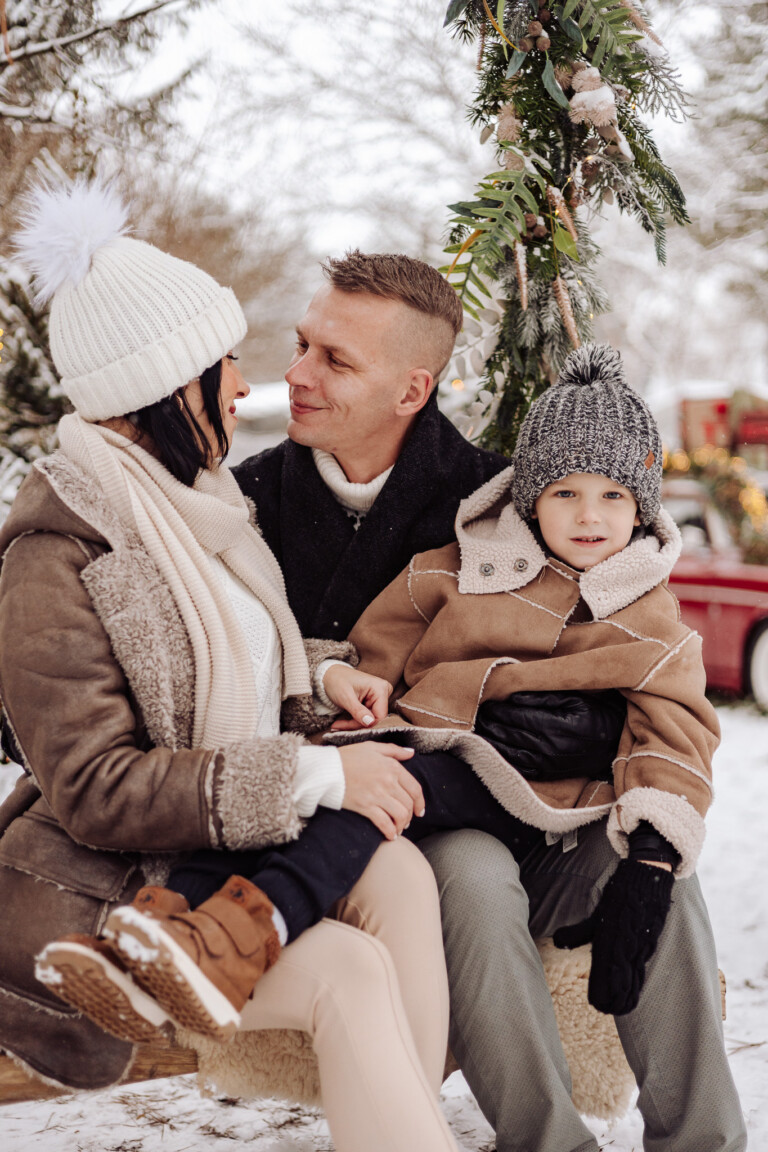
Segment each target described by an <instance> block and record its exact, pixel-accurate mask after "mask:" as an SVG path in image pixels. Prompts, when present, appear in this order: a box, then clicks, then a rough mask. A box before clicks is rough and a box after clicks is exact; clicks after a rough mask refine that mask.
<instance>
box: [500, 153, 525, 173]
mask: <svg viewBox="0 0 768 1152" xmlns="http://www.w3.org/2000/svg"><path fill="white" fill-rule="evenodd" d="M502 167H503V168H505V169H506V170H507V172H524V171H525V159H524V157H522V156H521V155H520V154H519V153H518V152H506V153H505V154H504V163H503V165H502Z"/></svg>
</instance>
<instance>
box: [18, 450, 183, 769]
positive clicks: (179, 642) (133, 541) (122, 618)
mask: <svg viewBox="0 0 768 1152" xmlns="http://www.w3.org/2000/svg"><path fill="white" fill-rule="evenodd" d="M35 467H36V468H38V469H39V470H40V471H41V472H42V473H43V474H44V475H45V476H46V477H47V479H48V480H49V482H50V484H51V486H52V487H53V489H54V491H55V492H56V494H57V495H58V496H59V498H60V499H61V500H62V501H63V503H64V504H66V506H67V507H68V508H69V509H70V510H71V511H72V512H74V513H75V515H77V516H79V517H80V518H81V519H83V520H85V521H86V523H87V524H90V525H91V526H92V527H93V528H94V529H95V530H96V531H97V532H98V533H100V535H102V536H103V537H104V539H105V540H106V541H107V542H108V543H109V545H110V547H111V548H112V551H111V552H107V553H105V554H104V555H103V556H100V557H98V559H96V560H95V561H93V563H91V564H89V565H88V567H87V568H85V569H84V570H83V572H82V573H81V579H82V581H83V584H84V586H85V588H86V590H87V592H88V594H89V596H90V597H91V599H92V601H93V606H94V609H95V611H96V614H97V616H98V617H99V619H100V620H101V622H102V624H103V625H104V628H105V630H106V632H107V635H108V636H109V639H110V642H111V644H112V649H113V651H114V653H115V657H116V659H117V662H118V664H119V665H120V667H121V668H122V669H123V671H124V672H125V675H126V677H127V679H128V682H129V683H130V685H131V688H132V690H133V693H134V695H135V696H136V699H137V700H138V701H139V702H140V706H141V711H142V715H143V717H144V722H145V724H146V726H147V732H148V733H149V737H150V740H151V741H152V743H153V744H154V745H156V746H158V747H161V748H171V749H176V748H179V747H182V748H188V747H189V743H190V740H191V735H192V717H193V711H194V664H193V661H192V649H191V645H190V643H189V637H188V635H187V631H186V629H185V627H184V623H183V621H182V619H181V616H180V615H179V611H178V608H177V607H176V603H175V601H174V599H173V595H172V594H171V591H170V589H169V588H168V586H167V584H166V583H165V582H164V580H163V579H162V577H161V575H160V573H159V571H158V570H157V567H156V566H155V564H153V562H152V560H151V559H150V558H149V556H148V555H147V553H146V551H145V549H144V547H143V545H142V543H141V540H140V539H139V537H138V536H137V535H136V533H135V532H133V531H132V530H131V529H129V528H127V527H126V526H125V525H124V524H123V523H122V521H121V520H120V519H119V518H118V517H117V516H116V515H115V513H114V511H113V510H112V508H111V507H110V505H109V504H108V503H107V501H106V500H105V499H104V496H103V493H102V491H101V489H100V488H99V487H98V485H97V484H96V482H95V481H94V480H93V479H92V478H91V477H89V476H87V475H86V473H85V472H83V471H82V470H81V469H80V468H78V466H77V465H76V464H75V463H74V462H73V461H71V460H70V459H69V458H68V457H67V456H64V454H63V453H57V454H55V455H53V456H49V457H47V458H46V459H45V460H40V461H38V462H37V463H36V464H35Z"/></svg>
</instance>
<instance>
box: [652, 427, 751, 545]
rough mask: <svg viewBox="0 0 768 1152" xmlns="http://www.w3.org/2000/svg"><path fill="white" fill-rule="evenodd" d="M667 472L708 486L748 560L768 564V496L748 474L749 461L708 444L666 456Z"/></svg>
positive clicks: (665, 470) (680, 450)
mask: <svg viewBox="0 0 768 1152" xmlns="http://www.w3.org/2000/svg"><path fill="white" fill-rule="evenodd" d="M664 475H665V476H690V477H691V478H692V479H694V480H698V481H699V483H701V484H703V485H704V487H705V488H706V489H707V490H708V492H709V494H710V496H711V497H712V502H713V503H714V504H715V506H716V507H717V508H718V509H719V511H720V512H721V513H722V515H723V517H724V518H725V520H726V521H727V523H728V527H729V529H730V531H731V535H732V536H733V539H734V541H735V542H736V543H737V544H738V545H739V547H740V548H741V550H742V559H743V560H744V562H745V564H768V500H766V496H765V492H763V490H762V488H760V487H759V485H757V484H755V482H754V481H753V480H751V479H750V477H749V470H748V468H747V464H746V462H745V461H744V460H742V458H741V457H740V456H732V455H731V454H730V452H729V451H728V450H727V449H726V448H714V447H713V446H712V445H711V444H705V445H703V447H701V448H696V449H695V451H693V452H685V451H683V449H679V450H678V451H676V452H672V453H669V454H668V455H667V454H665V456H664Z"/></svg>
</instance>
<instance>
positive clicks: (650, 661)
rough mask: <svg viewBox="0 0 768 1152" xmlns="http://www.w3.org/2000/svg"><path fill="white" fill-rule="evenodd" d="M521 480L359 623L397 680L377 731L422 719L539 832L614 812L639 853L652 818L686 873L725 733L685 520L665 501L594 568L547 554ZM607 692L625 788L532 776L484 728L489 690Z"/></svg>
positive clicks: (615, 831)
mask: <svg viewBox="0 0 768 1152" xmlns="http://www.w3.org/2000/svg"><path fill="white" fill-rule="evenodd" d="M511 475H512V469H507V470H505V471H504V472H501V473H500V474H499V475H498V476H496V477H494V478H493V479H492V480H490V481H488V483H487V484H485V485H484V486H483V487H482V488H480V489H478V491H477V492H475V493H473V495H472V496H470V497H468V498H467V499H466V500H464V501H463V502H462V504H461V506H460V508H459V513H458V516H457V520H456V530H457V542H456V543H454V544H450V545H448V546H447V547H445V548H440V549H437V550H435V551H432V552H425V553H423V554H421V555H419V556H416V557H415V558H414V559H413V561H412V562H411V564H410V565H409V567H408V568H407V569H406V570H405V571H404V572H402V573H401V575H400V576H398V577H397V578H396V579H395V580H394V581H393V582H392V583H391V584H390V585H389V586H388V587H387V588H386V589H385V590H384V592H382V593H381V595H380V596H379V597H377V599H376V600H375V601H374V602H373V604H371V605H370V607H369V608H368V609H367V611H366V612H365V613H364V614H363V615H362V617H361V618H360V620H359V621H358V623H357V625H356V626H355V628H354V629H353V631H352V633H351V635H350V640H351V641H352V643H353V644H354V645H355V646H356V648H357V650H358V652H359V654H360V667H361V668H362V669H363V670H364V671H366V672H370V673H373V674H374V675H377V676H382V677H384V678H385V679H386V680H389V682H390V683H391V684H393V685H395V686H396V691H395V696H394V697H393V699H394V700H395V703H394V710H395V715H394V716H392V717H389V718H388V719H387V720H385V721H380V722H379V724H378V726H377V727H378V728H379V729H387V728H389V727H391V726H392V724H393V723H394V724H396V725H403V724H407V725H409V726H414V727H413V730H412V731H411V732H410V734H409V741H408V742H409V743H412V744H413V745H414V746H416V747H418V748H420V749H421V750H424V751H426V750H431V749H436V748H442V749H450V750H452V751H454V752H455V754H457V755H459V756H461V757H462V758H464V759H467V760H468V761H469V762H470V763H471V764H472V765H473V767H474V768H475V770H476V771H477V772H478V773H479V775H480V776H481V778H482V779H483V780H484V781H485V783H486V784H487V785H488V787H489V788H490V789H491V791H492V792H493V793H494V795H495V796H496V797H497V799H498V800H499V801H500V802H501V803H502V804H504V805H505V807H507V808H508V809H509V811H511V812H513V813H514V814H515V815H517V816H519V817H521V818H522V819H524V820H526V821H527V822H528V823H530V824H533V825H534V826H536V827H538V828H542V829H545V830H549V831H553V832H564V831H566V830H568V829H571V828H574V827H578V825H579V824H583V823H586V822H587V821H589V820H593V819H597V818H598V817H600V816H603V815H605V814H608V815H609V823H608V832H609V836H610V837H611V840H612V842H613V844H614V846H615V848H616V850H617V851H618V852H619V853H620V854H622V855H626V851H627V845H626V838H627V835H628V833H630V832H631V831H632V830H633V829H634V828H635V827H636V826H637V824H638V823H639V821H641V820H649V821H650V822H651V823H652V824H653V825H654V826H655V827H656V828H657V829H658V831H659V832H660V833H661V834H662V835H663V836H665V837H666V838H667V840H669V841H670V843H672V844H673V845H674V846H675V848H676V849H677V850H678V852H679V853H680V855H681V858H682V859H681V863H680V866H679V869H678V874H679V875H680V876H687V875H690V873H691V872H692V871H693V868H694V866H695V863H696V859H697V857H698V854H699V851H700V849H701V845H702V842H703V838H704V822H703V817H704V814H705V812H706V811H707V808H708V806H709V804H710V801H711V796H712V784H711V759H712V754H713V752H714V750H715V748H716V747H717V743H718V739H719V728H718V723H717V718H716V715H715V712H714V709H713V708H712V706H711V705H710V704H709V702H708V701H707V699H706V697H705V694H704V690H705V675H704V667H703V663H702V659H701V640H700V637H699V636H698V635H697V634H696V633H695V632H692V631H691V630H690V629H689V628H687V627H686V626H685V625H684V624H683V623H682V622H681V620H680V611H679V606H678V603H677V600H676V599H675V597H674V595H673V594H672V593H671V592H670V591H669V588H668V587H667V577H668V576H669V573H670V571H671V568H672V566H673V564H674V563H675V561H676V560H677V558H678V556H679V553H680V536H679V532H678V530H677V527H676V526H675V524H674V522H673V521H672V519H671V517H670V516H669V515H668V514H667V513H666V512H664V511H663V510H662V512H661V513H660V514H659V516H658V518H657V520H656V521H655V523H654V525H653V528H652V534H650V535H648V536H646V537H645V538H643V539H638V540H635V541H633V542H631V543H630V544H629V545H628V546H627V547H626V548H625V549H624V550H623V551H622V552H620V553H618V554H617V555H615V556H612V557H610V558H609V559H607V560H605V561H603V562H602V563H600V564H597V565H595V567H594V568H591V569H589V570H588V571H586V572H583V573H580V572H578V571H576V570H574V569H572V568H570V567H568V565H566V564H564V563H562V562H560V561H559V560H556V559H552V558H548V557H547V555H546V554H545V553H544V552H543V551H542V549H541V548H540V546H539V544H538V543H537V541H536V538H535V536H534V534H533V533H532V532H531V530H530V528H529V527H528V525H527V524H526V523H525V522H524V521H523V520H521V518H520V517H519V516H518V514H517V513H516V511H515V510H514V508H513V506H512V505H511V503H510V502H509V500H508V496H507V492H508V486H509V481H510V478H511ZM605 688H617V689H619V690H620V691H621V692H622V694H623V695H624V696H625V697H626V701H627V720H626V724H625V727H624V732H623V735H622V738H621V741H620V746H619V750H618V755H617V758H616V760H615V762H614V773H613V788H611V786H610V785H609V784H605V783H602V782H600V781H593V780H588V779H572V780H557V781H553V782H530V783H529V782H528V781H527V780H525V779H524V777H523V776H522V775H521V774H520V773H518V772H516V771H515V769H514V768H513V767H511V766H510V765H509V764H508V763H507V762H506V761H505V760H504V759H503V758H502V757H501V756H499V755H498V753H496V752H495V750H494V749H493V748H491V747H490V745H488V744H487V743H486V742H485V741H484V740H482V739H481V738H480V737H478V736H475V735H473V734H472V729H473V724H474V721H475V716H476V714H477V709H478V707H479V705H480V703H481V701H483V700H501V699H504V698H505V697H506V696H508V695H509V694H510V693H512V692H518V691H537V690H547V691H553V690H558V689H582V690H584V689H587V690H589V689H605ZM368 735H369V734H368ZM333 739H334V742H337V743H341V742H343V741H344V739H345V738H344V737H341V736H336V737H333Z"/></svg>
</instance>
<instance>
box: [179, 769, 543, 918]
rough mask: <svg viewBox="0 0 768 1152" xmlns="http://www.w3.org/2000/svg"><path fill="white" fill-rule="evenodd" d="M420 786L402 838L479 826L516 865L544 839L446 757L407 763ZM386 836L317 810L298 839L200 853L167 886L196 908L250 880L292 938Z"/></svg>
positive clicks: (362, 822)
mask: <svg viewBox="0 0 768 1152" xmlns="http://www.w3.org/2000/svg"><path fill="white" fill-rule="evenodd" d="M403 767H405V768H407V769H408V771H409V772H410V773H412V775H413V776H415V777H416V779H417V780H418V782H419V783H420V784H421V787H422V790H423V793H424V801H425V805H426V812H425V814H424V816H422V817H417V816H414V817H413V819H412V821H411V825H410V827H409V828H408V829H407V830H406V831H405V832H403V836H405V837H406V838H407V839H408V840H413V841H414V842H418V841H419V840H422V839H423V838H424V837H425V836H429V835H431V833H433V832H441V831H446V830H448V829H452V828H476V829H478V830H479V831H481V832H490V833H491V835H493V836H495V837H496V838H497V839H498V840H501V841H502V843H504V844H506V846H507V847H508V848H509V850H510V852H511V853H512V855H513V856H514V857H515V858H516V859H517V860H522V859H523V857H524V856H526V855H527V854H528V852H530V851H531V849H532V848H534V847H536V846H537V845H539V844H540V843H542V841H543V840H544V833H543V832H541V831H540V830H539V829H537V828H533V827H532V826H531V825H530V824H525V823H523V821H522V820H519V819H518V818H517V817H516V816H512V815H510V813H509V812H507V810H506V809H505V808H503V807H502V806H501V804H499V802H498V800H496V799H495V797H494V796H493V795H492V794H491V792H489V790H488V789H487V788H486V786H485V784H483V782H482V780H480V778H479V777H478V776H476V775H475V773H474V772H473V771H472V769H471V768H470V767H469V765H468V764H465V763H464V762H463V761H462V760H458V759H457V758H456V757H455V756H451V755H450V754H449V753H447V752H430V753H419V752H416V753H415V754H414V756H413V757H412V758H411V759H410V760H405V761H403ZM383 840H384V836H383V835H382V833H381V832H379V830H378V828H377V827H376V826H375V825H374V824H372V823H371V821H370V820H369V819H368V818H367V817H366V816H360V815H358V814H357V813H356V812H348V811H346V810H345V809H342V810H341V811H335V810H334V809H332V808H322V807H321V808H318V809H317V812H316V813H315V815H314V816H312V817H311V819H310V820H309V821H308V822H307V825H306V827H305V829H304V831H303V832H302V833H301V836H300V837H299V838H298V840H291V841H290V842H289V843H288V844H278V845H273V846H271V847H269V848H263V849H259V850H256V851H247V852H229V851H224V852H220V851H215V850H213V849H207V850H204V851H200V852H195V853H194V854H193V855H192V856H191V857H190V858H189V859H188V860H187V861H186V862H185V863H184V864H182V865H180V866H179V867H178V868H175V869H174V870H173V872H172V873H171V876H170V878H169V881H168V887H169V888H172V889H173V890H174V891H176V892H180V893H181V894H182V895H183V896H186V898H187V900H188V901H189V903H190V906H191V907H192V908H196V907H197V905H198V904H201V903H202V902H203V901H204V900H207V899H208V897H209V896H212V895H213V893H214V892H216V891H217V890H218V889H219V888H221V886H222V885H223V884H224V883H225V881H226V880H227V879H228V878H229V877H230V876H244V877H245V878H246V879H249V880H251V881H252V882H253V883H254V884H256V885H257V886H258V887H259V888H261V890H262V891H263V892H265V893H266V894H267V896H268V897H269V899H270V900H271V901H272V903H273V904H274V905H275V907H276V908H279V910H280V912H281V913H282V915H283V917H284V919H285V922H286V924H287V926H288V939H289V941H290V940H295V939H296V937H297V936H299V935H300V934H301V933H302V932H304V931H305V929H307V928H309V927H311V925H312V924H316V923H317V922H318V921H319V920H321V919H322V918H323V916H325V915H326V914H327V912H328V911H329V909H330V908H331V907H332V905H333V904H334V903H335V902H336V901H337V900H338V899H340V897H342V896H346V895H347V893H348V892H349V891H350V890H351V889H352V888H353V887H354V885H355V884H356V883H357V881H358V880H359V879H360V877H361V876H362V874H363V872H364V871H365V868H366V866H367V864H368V862H369V860H370V859H371V857H372V856H373V854H374V852H375V851H376V849H377V848H378V846H379V845H380V844H381V843H382V842H383Z"/></svg>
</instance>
